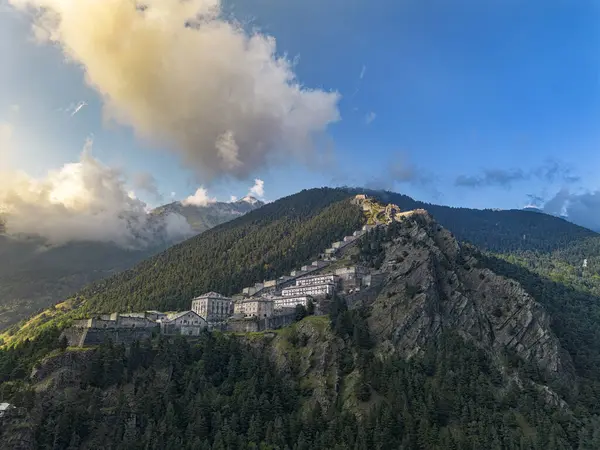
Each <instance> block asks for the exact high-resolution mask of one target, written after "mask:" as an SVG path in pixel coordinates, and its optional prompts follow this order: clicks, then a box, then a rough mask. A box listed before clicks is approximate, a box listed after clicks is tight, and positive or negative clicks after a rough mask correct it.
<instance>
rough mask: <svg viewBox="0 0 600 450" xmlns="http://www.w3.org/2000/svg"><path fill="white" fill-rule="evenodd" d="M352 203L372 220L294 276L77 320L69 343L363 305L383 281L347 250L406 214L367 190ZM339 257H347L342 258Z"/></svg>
mask: <svg viewBox="0 0 600 450" xmlns="http://www.w3.org/2000/svg"><path fill="white" fill-rule="evenodd" d="M353 202H354V203H355V204H357V205H359V206H362V208H363V210H364V211H366V212H367V217H368V221H367V224H366V225H364V226H363V227H362V228H361V229H360V230H356V231H354V232H353V233H352V235H350V236H345V237H344V238H343V239H342V240H340V241H335V242H333V243H332V244H331V246H330V247H329V248H327V249H325V251H324V253H321V254H320V255H319V259H316V260H314V261H312V262H311V263H310V264H306V265H304V266H302V267H301V268H300V269H296V270H292V271H291V272H290V274H289V276H281V277H279V278H277V279H272V280H265V281H263V282H259V283H255V284H254V286H248V287H245V288H243V289H242V292H241V293H239V294H236V295H234V296H233V297H231V298H230V297H227V296H224V295H222V294H219V293H217V292H212V291H211V292H208V293H206V294H203V295H200V296H198V297H195V298H193V299H192V301H191V308H190V310H189V311H181V312H175V313H165V312H160V311H145V312H131V313H118V312H113V313H111V314H101V315H97V316H93V317H90V318H88V319H83V320H76V321H75V322H74V323H73V326H72V327H71V328H68V329H66V330H64V332H63V334H62V336H64V337H65V338H66V339H67V342H68V345H70V346H75V347H85V346H90V345H97V344H101V343H102V342H104V341H105V340H107V339H111V340H112V341H113V342H116V343H123V344H131V343H132V342H134V341H139V340H143V339H148V338H152V337H153V336H155V335H158V334H163V335H183V336H198V335H199V334H200V333H201V332H202V331H203V330H221V331H234V332H250V331H264V330H268V329H276V328H280V327H282V326H286V325H289V324H290V323H291V322H293V320H294V317H295V316H296V314H295V309H296V307H299V306H302V307H304V308H309V305H312V307H313V310H314V312H315V313H316V314H322V313H324V312H325V311H326V310H327V309H328V308H327V304H328V303H330V299H331V298H332V297H333V296H334V295H341V296H342V297H344V298H346V299H347V301H348V303H349V304H350V305H358V304H362V303H363V302H364V301H365V300H366V299H369V298H371V297H373V296H374V295H376V292H377V286H379V285H380V284H381V283H382V281H383V280H382V277H381V275H380V274H378V273H377V272H375V271H372V270H369V269H368V268H367V267H364V266H360V265H348V266H343V265H341V263H343V261H344V259H343V258H345V257H346V256H345V254H346V251H347V250H348V249H350V248H352V247H354V246H355V245H356V243H357V242H358V241H359V240H360V238H361V237H362V236H363V235H365V234H366V233H367V232H369V231H370V230H372V229H374V228H377V227H379V226H385V225H387V224H389V223H390V222H391V221H394V220H401V218H402V216H404V215H405V213H401V212H400V209H399V208H398V207H397V206H396V205H387V206H385V207H384V206H382V205H379V204H378V203H376V202H373V201H372V200H371V199H370V198H369V197H367V196H366V195H357V196H356V197H355V198H354V199H353ZM338 257H339V258H342V259H341V260H339V261H338Z"/></svg>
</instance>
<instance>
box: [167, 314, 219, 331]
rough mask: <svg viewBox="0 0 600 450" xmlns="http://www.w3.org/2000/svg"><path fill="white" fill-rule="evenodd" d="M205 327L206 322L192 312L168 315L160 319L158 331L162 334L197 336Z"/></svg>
mask: <svg viewBox="0 0 600 450" xmlns="http://www.w3.org/2000/svg"><path fill="white" fill-rule="evenodd" d="M207 326H208V324H207V323H206V320H204V318H203V317H201V316H200V315H199V314H197V313H195V312H194V311H182V312H178V313H174V314H169V315H167V317H166V318H163V319H160V331H161V333H163V334H182V335H184V336H199V335H200V333H201V331H202V330H205V329H206V328H207Z"/></svg>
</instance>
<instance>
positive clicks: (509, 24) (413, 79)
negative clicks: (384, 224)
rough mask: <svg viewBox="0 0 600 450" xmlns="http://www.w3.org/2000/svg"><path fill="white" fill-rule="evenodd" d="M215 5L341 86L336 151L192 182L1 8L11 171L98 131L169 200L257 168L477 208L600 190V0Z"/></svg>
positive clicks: (64, 159) (53, 156)
mask: <svg viewBox="0 0 600 450" xmlns="http://www.w3.org/2000/svg"><path fill="white" fill-rule="evenodd" d="M224 9H225V11H227V12H229V13H232V14H233V15H234V16H235V17H236V18H237V19H239V20H241V21H243V22H244V23H245V26H246V28H247V29H251V28H252V27H258V28H259V29H260V30H261V32H262V33H263V34H268V35H270V36H272V37H274V38H275V39H276V42H277V51H278V53H279V54H284V53H287V55H289V57H290V58H294V57H297V58H298V60H297V63H296V65H295V66H294V71H295V73H296V75H297V78H298V80H299V81H300V82H301V83H302V85H303V86H305V87H306V88H314V89H323V90H325V91H330V90H331V91H338V92H339V93H340V94H341V98H340V100H339V103H338V109H339V113H340V115H341V120H340V121H338V122H336V123H334V124H332V125H330V126H329V127H328V128H327V135H328V138H329V139H330V146H331V147H332V148H333V149H334V154H335V158H334V160H333V161H331V162H329V163H328V164H325V165H323V166H322V167H314V166H312V167H309V166H307V165H305V164H303V163H302V162H301V161H297V160H295V159H293V158H287V157H286V158H283V161H278V162H276V163H273V164H268V165H259V166H258V167H255V168H253V169H252V170H251V171H250V172H249V173H247V174H245V175H244V177H243V178H241V179H236V178H235V177H230V176H227V175H224V176H223V175H219V176H217V177H215V178H214V179H212V180H208V179H203V178H202V177H201V176H198V175H197V174H196V173H195V172H194V170H192V169H191V168H190V167H189V165H188V164H186V163H185V162H184V161H182V158H181V157H180V155H179V154H178V153H176V152H173V151H171V150H172V149H171V148H170V147H171V146H173V145H174V144H172V143H166V144H165V143H161V144H159V145H151V143H149V142H146V141H144V140H141V139H139V138H137V137H136V135H135V133H134V132H133V130H132V128H131V127H130V126H127V125H123V124H114V123H113V124H107V123H106V121H105V120H103V112H102V107H103V99H102V97H101V96H100V95H99V94H98V92H97V91H96V90H94V89H93V88H91V87H89V86H88V85H86V83H85V82H84V79H83V72H82V69H81V67H80V66H78V65H77V64H73V63H68V62H66V61H65V58H64V56H63V55H62V53H61V51H60V49H58V48H56V47H53V46H51V45H47V44H46V45H40V44H37V43H34V42H32V40H31V29H30V22H29V18H28V17H27V16H26V15H24V14H22V13H17V12H15V11H14V10H12V9H11V8H9V7H8V6H6V5H4V6H3V7H2V8H1V10H0V11H1V12H0V58H2V61H3V64H2V66H3V69H2V70H0V121H2V122H4V123H9V124H10V126H11V129H12V140H11V142H12V146H11V148H12V151H11V154H10V158H9V161H10V164H11V167H13V168H18V169H22V170H24V171H25V172H27V173H29V174H30V175H31V176H34V177H43V176H44V174H45V173H46V172H47V171H48V170H49V169H57V168H60V167H61V166H62V165H63V164H65V163H68V162H73V161H76V160H77V158H78V155H79V154H80V153H81V149H82V146H83V143H84V141H85V139H86V138H87V137H88V136H90V135H93V139H94V148H93V154H94V156H95V157H96V158H98V159H99V160H101V161H102V162H103V163H104V164H107V165H110V166H116V167H119V168H121V169H122V170H124V171H125V172H126V173H127V174H129V175H131V176H133V174H136V173H140V172H146V173H150V174H152V175H153V176H154V177H155V178H156V180H157V184H158V188H159V190H160V191H161V192H162V193H163V194H165V197H168V196H169V195H170V193H171V192H175V193H176V198H178V199H181V198H184V197H186V196H188V195H190V194H192V193H193V192H194V191H195V190H196V188H197V187H198V186H199V185H204V186H205V187H207V189H208V191H209V193H210V195H211V196H216V197H217V198H218V199H220V200H227V199H229V196H230V195H236V196H242V195H244V194H245V193H246V192H247V191H248V188H249V187H250V186H251V185H252V184H253V182H254V181H253V180H254V178H260V179H262V180H264V182H265V197H266V198H267V199H270V200H273V199H276V198H278V197H281V196H283V195H287V194H290V193H293V192H296V191H298V190H300V189H302V188H308V187H314V186H323V185H336V184H337V185H340V184H348V185H367V184H369V185H372V186H381V187H387V188H391V189H393V190H395V191H397V192H403V193H407V194H408V195H411V196H412V197H414V198H417V199H419V200H425V201H430V202H434V203H442V204H448V205H454V206H468V207H477V208H482V207H498V208H516V207H522V206H523V205H525V204H526V203H528V202H529V201H530V198H529V197H528V195H533V196H536V197H540V198H539V199H538V200H537V201H538V202H540V204H543V202H544V201H547V200H550V199H551V198H552V197H554V196H555V195H556V194H557V192H559V191H561V189H562V190H563V192H565V191H564V190H565V189H567V190H568V192H569V195H571V196H581V195H590V194H592V193H594V192H595V191H596V190H597V189H599V187H600V186H599V184H600V180H598V178H597V173H598V166H599V164H600V158H599V157H598V152H597V148H598V143H599V142H600V131H599V127H598V121H599V118H600V88H599V81H600V73H599V68H600V65H599V62H600V61H599V58H600V27H599V26H598V24H599V23H600V4H599V3H598V2H595V1H587V0H580V1H577V2H573V1H567V0H564V1H563V0H547V1H525V0H488V1H486V2H480V1H475V0H456V1H452V2H449V1H441V0H429V1H422V0H420V1H417V0H404V1H391V0H379V1H376V2H368V1H366V0H345V1H342V0H331V1H328V2H320V1H316V0H302V1H301V0H289V1H281V0H247V1H245V2H235V1H232V2H228V3H227V4H226V5H225V7H224ZM215 51H218V49H215ZM80 101H85V102H86V103H87V106H85V107H84V108H82V109H81V110H80V111H79V112H78V113H77V114H75V115H74V116H72V117H71V111H72V110H69V111H61V109H63V110H64V109H65V108H67V107H68V106H69V105H70V104H77V103H78V102H80ZM15 105H18V108H17V107H16V106H15ZM186 166H187V167H186ZM394 178H396V180H394ZM136 195H138V196H139V197H141V198H142V199H144V200H145V201H147V202H149V203H156V202H157V200H156V199H153V198H151V196H150V195H149V194H148V193H147V192H146V193H144V192H137V191H136ZM577 198H579V197H577Z"/></svg>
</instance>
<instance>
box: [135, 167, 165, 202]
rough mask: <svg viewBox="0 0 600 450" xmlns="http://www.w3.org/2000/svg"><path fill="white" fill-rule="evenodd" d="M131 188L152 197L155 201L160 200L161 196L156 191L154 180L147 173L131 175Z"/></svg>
mask: <svg viewBox="0 0 600 450" xmlns="http://www.w3.org/2000/svg"><path fill="white" fill-rule="evenodd" d="M132 181H133V187H134V188H135V189H139V190H141V191H145V192H147V193H148V194H150V195H152V196H154V197H155V198H156V199H157V200H162V199H163V196H162V194H161V193H160V191H159V190H158V183H157V182H156V178H154V177H153V176H152V174H149V173H147V172H139V173H136V174H134V175H133V180H132Z"/></svg>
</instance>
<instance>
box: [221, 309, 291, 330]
mask: <svg viewBox="0 0 600 450" xmlns="http://www.w3.org/2000/svg"><path fill="white" fill-rule="evenodd" d="M295 317H296V314H295V313H293V314H285V315H277V316H272V317H267V318H264V319H260V320H259V319H255V318H251V319H233V320H229V321H228V322H227V331H234V332H237V333H252V332H256V331H265V330H276V329H277V328H281V327H285V326H286V325H290V324H291V323H292V322H294V319H295Z"/></svg>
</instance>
